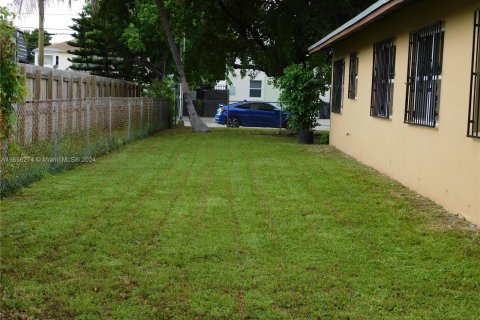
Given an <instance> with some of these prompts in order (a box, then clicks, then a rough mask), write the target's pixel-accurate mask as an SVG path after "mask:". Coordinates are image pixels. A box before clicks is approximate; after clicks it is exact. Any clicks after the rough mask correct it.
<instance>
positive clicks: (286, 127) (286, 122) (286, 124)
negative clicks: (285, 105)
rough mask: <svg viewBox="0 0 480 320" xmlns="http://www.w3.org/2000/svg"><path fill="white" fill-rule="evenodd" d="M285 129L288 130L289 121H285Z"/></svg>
mask: <svg viewBox="0 0 480 320" xmlns="http://www.w3.org/2000/svg"><path fill="white" fill-rule="evenodd" d="M283 127H284V128H285V129H288V121H286V120H285V122H284V123H283Z"/></svg>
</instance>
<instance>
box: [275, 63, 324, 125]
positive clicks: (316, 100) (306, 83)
mask: <svg viewBox="0 0 480 320" xmlns="http://www.w3.org/2000/svg"><path fill="white" fill-rule="evenodd" d="M273 84H274V85H275V87H276V88H278V89H280V90H282V93H281V94H280V98H279V102H280V104H281V105H283V106H284V107H285V111H287V112H290V116H289V117H288V126H289V128H290V129H292V130H294V131H296V132H298V131H302V130H311V129H312V128H314V127H315V126H316V115H317V112H318V110H319V108H320V106H321V103H322V102H321V100H320V95H321V94H323V93H324V92H325V90H326V88H327V72H326V70H325V69H322V68H313V69H312V68H309V67H308V66H307V65H303V64H292V65H290V66H288V67H287V68H285V70H284V71H283V75H282V76H281V77H278V78H276V79H275V80H274V81H273Z"/></svg>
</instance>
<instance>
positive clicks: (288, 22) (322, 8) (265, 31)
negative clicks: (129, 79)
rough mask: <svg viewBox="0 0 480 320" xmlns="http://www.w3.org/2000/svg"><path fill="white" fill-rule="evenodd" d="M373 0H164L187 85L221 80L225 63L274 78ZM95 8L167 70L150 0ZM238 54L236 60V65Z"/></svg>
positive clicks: (152, 66) (130, 44) (103, 0)
mask: <svg viewBox="0 0 480 320" xmlns="http://www.w3.org/2000/svg"><path fill="white" fill-rule="evenodd" d="M373 2H374V0H323V1H311V0H303V1H300V0H204V1H193V0H165V1H164V3H165V7H166V10H167V12H168V13H169V17H170V23H171V25H172V31H173V32H174V34H175V36H176V39H177V42H178V43H180V39H181V38H182V37H183V34H185V38H186V47H185V56H184V63H185V73H186V75H187V78H188V79H189V81H191V82H192V83H194V84H197V85H199V84H202V83H213V82H214V81H216V80H218V79H223V78H224V77H225V73H226V66H229V67H231V68H236V69H243V70H245V69H256V70H261V71H264V72H265V73H266V74H267V75H268V76H272V77H278V76H280V75H282V73H283V70H284V69H285V68H286V67H287V66H289V65H291V64H298V63H303V64H305V63H306V61H307V60H312V59H313V60H317V61H316V62H315V61H313V63H311V65H315V64H317V65H319V64H324V63H325V62H326V57H325V55H315V56H314V57H309V56H308V50H307V48H308V46H310V45H311V44H313V43H314V42H315V41H317V40H319V39H320V38H322V37H323V36H325V35H326V34H327V33H329V32H330V31H332V29H334V28H335V27H337V26H338V25H340V24H342V23H343V22H345V21H346V20H348V19H349V18H351V17H353V16H354V15H355V14H357V13H358V12H359V11H361V10H363V9H365V8H366V7H367V6H368V5H370V4H372V3H373ZM95 3H96V4H97V9H98V10H97V12H98V14H97V15H98V16H99V17H103V18H104V19H107V20H108V19H112V17H113V18H114V19H115V21H117V22H119V24H118V26H119V27H121V26H126V27H125V28H124V29H123V32H122V36H121V37H120V38H118V39H121V41H123V42H124V44H125V46H126V47H127V48H128V49H129V50H130V51H132V52H134V53H135V54H136V55H137V57H139V60H138V61H139V62H141V63H142V64H143V65H144V66H146V67H147V68H148V69H149V70H150V71H151V72H153V73H155V74H156V75H157V76H159V77H160V78H161V77H162V76H163V75H164V74H165V72H168V70H170V71H173V69H172V67H171V66H172V61H171V59H170V58H169V55H170V53H169V50H168V46H167V43H166V40H165V36H164V35H163V32H162V30H161V28H160V22H159V20H158V13H157V11H156V10H155V1H154V0H135V1H134V0H127V1H119V0H98V1H95ZM237 59H239V60H240V61H241V63H240V64H239V65H236V64H235V62H236V61H237Z"/></svg>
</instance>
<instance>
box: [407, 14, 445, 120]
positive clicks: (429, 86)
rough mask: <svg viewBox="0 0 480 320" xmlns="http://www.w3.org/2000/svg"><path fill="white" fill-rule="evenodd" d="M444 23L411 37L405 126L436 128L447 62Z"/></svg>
mask: <svg viewBox="0 0 480 320" xmlns="http://www.w3.org/2000/svg"><path fill="white" fill-rule="evenodd" d="M443 34H444V32H443V23H442V22H438V23H436V24H434V25H431V26H428V27H425V28H422V29H420V30H418V31H414V32H411V33H410V43H409V52H408V72H407V96H406V103H405V119H404V121H405V123H411V124H417V125H421V126H426V127H435V125H436V123H437V121H438V112H439V102H440V86H441V74H442V60H443Z"/></svg>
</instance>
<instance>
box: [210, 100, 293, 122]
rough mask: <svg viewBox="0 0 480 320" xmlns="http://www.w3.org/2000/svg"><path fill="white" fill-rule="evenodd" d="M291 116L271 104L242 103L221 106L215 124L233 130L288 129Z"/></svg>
mask: <svg viewBox="0 0 480 320" xmlns="http://www.w3.org/2000/svg"><path fill="white" fill-rule="evenodd" d="M289 114H290V113H288V112H282V110H280V108H278V107H276V106H274V105H271V104H270V103H266V102H255V101H242V102H237V103H233V104H229V105H227V106H223V105H220V108H218V110H217V114H216V115H215V122H216V123H218V124H222V125H226V126H227V127H231V128H238V127H240V126H242V127H269V128H286V127H287V122H288V116H289Z"/></svg>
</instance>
